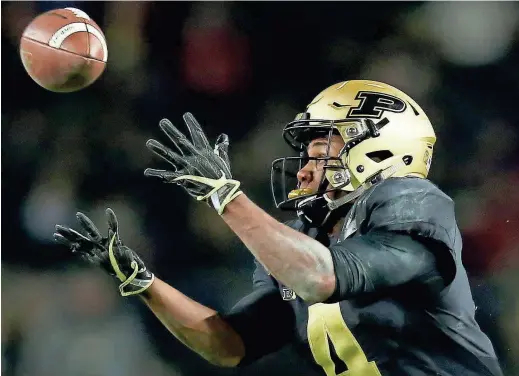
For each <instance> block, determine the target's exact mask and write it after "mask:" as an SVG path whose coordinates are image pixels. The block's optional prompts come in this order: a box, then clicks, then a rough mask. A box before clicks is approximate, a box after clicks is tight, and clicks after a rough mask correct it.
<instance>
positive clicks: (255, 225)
mask: <svg viewBox="0 0 519 376" xmlns="http://www.w3.org/2000/svg"><path fill="white" fill-rule="evenodd" d="M222 217H223V220H224V221H225V222H226V223H227V225H228V226H229V227H230V228H231V229H232V231H234V233H235V234H236V235H237V236H238V237H239V238H240V239H241V240H242V242H243V243H244V244H245V245H246V246H247V248H248V249H249V250H250V252H251V253H252V254H253V255H254V257H256V259H257V260H258V261H259V262H260V263H261V264H262V265H263V266H264V267H265V268H266V269H267V270H268V271H269V272H270V273H271V274H272V275H273V276H274V277H275V278H276V279H277V280H278V281H280V282H281V283H283V284H284V285H285V286H287V287H289V288H291V289H292V290H294V292H295V293H296V294H298V295H299V296H300V297H301V298H302V299H303V300H305V301H307V302H309V303H316V302H322V301H325V300H326V299H327V298H328V297H330V296H331V295H332V293H333V292H334V290H335V284H336V280H335V274H334V268H333V261H332V257H331V255H330V251H329V250H328V248H326V247H325V246H324V245H322V244H321V243H319V242H318V241H317V240H314V239H312V238H311V237H309V236H307V235H305V234H302V233H299V232H297V231H295V230H293V229H292V228H290V227H288V226H286V225H284V224H282V223H280V222H278V221H277V220H276V219H275V218H273V217H271V216H270V215H268V214H267V213H266V212H265V211H263V210H262V209H261V208H259V207H258V206H257V205H256V204H255V203H254V202H252V201H251V200H250V199H249V198H248V197H247V196H245V194H242V195H240V196H238V197H237V198H236V199H234V200H233V201H232V202H230V203H229V204H228V205H227V206H226V207H225V212H224V213H223V215H222Z"/></svg>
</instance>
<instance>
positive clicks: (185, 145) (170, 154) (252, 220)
mask: <svg viewBox="0 0 519 376" xmlns="http://www.w3.org/2000/svg"><path fill="white" fill-rule="evenodd" d="M184 122H185V123H186V125H187V128H188V130H189V134H190V136H191V140H189V139H188V138H187V137H186V136H185V135H184V134H183V133H182V132H180V131H179V129H178V128H176V127H175V126H174V125H173V124H172V123H171V122H170V121H169V120H167V119H164V120H162V121H161V122H160V124H159V126H160V128H161V129H162V131H163V132H164V133H165V134H166V135H167V137H168V138H169V139H170V140H171V141H172V143H173V145H174V146H175V148H176V150H173V149H170V148H168V147H166V146H164V145H163V144H161V143H160V142H159V141H156V140H153V139H152V140H148V142H147V143H146V146H147V147H148V148H149V149H150V150H151V151H152V152H154V153H155V154H156V155H158V156H160V157H161V158H163V159H164V160H166V161H167V162H169V163H170V164H171V165H173V167H174V169H173V170H157V169H150V168H148V169H146V171H145V172H144V174H145V175H146V176H152V177H157V178H160V179H161V180H162V181H163V182H166V183H176V184H178V185H180V186H182V187H183V188H184V189H185V190H186V191H187V192H188V193H189V194H190V195H191V196H192V197H195V198H196V199H197V200H199V201H205V202H207V203H208V204H210V205H211V206H213V207H214V208H215V209H216V210H217V212H218V214H220V215H222V214H223V218H224V220H225V221H226V222H227V224H228V225H229V226H230V228H231V229H232V230H233V231H234V232H235V233H236V235H238V237H239V238H240V239H241V240H242V241H243V243H245V245H246V246H247V248H248V249H249V250H250V251H251V252H252V254H253V255H254V256H255V258H256V259H257V260H258V261H259V262H260V263H261V264H262V265H263V266H265V267H266V269H267V270H268V271H269V272H270V273H272V275H273V276H274V277H275V278H276V279H277V280H278V281H280V282H282V283H283V284H284V285H286V286H287V287H289V288H291V289H293V290H294V291H295V293H296V294H298V295H299V296H300V297H301V298H303V299H305V300H306V301H309V302H317V301H322V300H323V299H324V297H325V296H326V294H327V292H328V291H330V290H331V291H333V290H334V286H335V277H334V274H333V262H332V258H331V256H330V252H329V251H328V249H327V248H326V247H324V246H323V245H322V244H321V243H319V242H318V241H316V240H314V239H312V238H311V237H309V236H306V235H304V234H301V233H299V232H297V231H295V230H293V229H291V228H290V227H288V226H286V225H284V224H282V223H280V222H278V221H277V220H276V219H274V218H273V217H271V216H270V215H268V214H267V213H266V212H265V211H263V210H262V209H261V208H259V207H258V206H257V205H256V204H254V203H253V202H252V201H251V200H249V199H248V198H247V197H246V196H245V195H243V194H242V192H241V191H240V190H239V187H240V182H239V181H236V180H233V179H232V174H231V167H230V162H229V157H228V155H227V149H228V147H229V140H228V138H227V136H226V135H225V134H222V135H220V137H218V139H217V142H216V145H215V146H214V148H213V147H211V146H210V144H209V141H208V140H207V138H206V136H205V134H204V132H203V130H202V128H201V126H200V124H198V122H197V121H196V120H195V118H194V117H193V115H191V114H190V113H187V114H185V115H184ZM224 209H225V210H224Z"/></svg>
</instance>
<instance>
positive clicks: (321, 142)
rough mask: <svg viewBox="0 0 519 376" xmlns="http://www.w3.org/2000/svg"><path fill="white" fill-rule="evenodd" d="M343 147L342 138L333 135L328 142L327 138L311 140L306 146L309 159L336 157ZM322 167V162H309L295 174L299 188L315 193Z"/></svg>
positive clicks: (319, 181) (322, 171) (321, 176)
mask: <svg viewBox="0 0 519 376" xmlns="http://www.w3.org/2000/svg"><path fill="white" fill-rule="evenodd" d="M328 144H329V145H328ZM343 146H344V141H343V140H342V137H341V136H339V135H333V136H332V137H331V138H330V139H329V140H328V138H316V139H315V140H312V142H310V144H309V145H308V148H307V152H308V156H309V157H310V158H321V157H337V156H338V155H339V152H340V151H341V149H342V147H343ZM324 165H325V161H324V160H309V161H308V163H307V164H306V165H305V166H303V168H301V170H299V171H298V173H297V180H298V181H299V188H309V189H311V191H312V193H313V192H317V191H318V190H319V185H320V183H321V180H322V179H323V174H324V168H323V166H324Z"/></svg>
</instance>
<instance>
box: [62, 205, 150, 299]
mask: <svg viewBox="0 0 519 376" xmlns="http://www.w3.org/2000/svg"><path fill="white" fill-rule="evenodd" d="M106 216H107V219H108V236H107V237H103V236H102V235H101V233H100V232H99V230H98V229H97V227H96V226H95V225H94V223H93V222H92V221H91V220H90V218H88V217H87V216H86V215H84V214H83V213H77V214H76V217H77V219H78V221H79V224H80V226H81V228H82V229H83V230H84V232H85V234H86V235H83V234H81V233H79V232H77V231H75V230H73V229H71V228H68V227H65V226H60V225H56V232H55V233H54V239H55V240H56V241H57V242H59V243H61V244H64V245H66V246H67V247H69V248H70V250H71V251H72V252H73V253H74V254H76V255H78V256H79V257H80V258H81V259H83V260H85V261H86V262H88V263H90V264H92V265H95V266H100V267H102V268H103V269H104V270H106V271H107V272H108V273H109V274H110V275H113V276H114V277H116V278H117V279H118V280H119V281H120V282H122V283H121V284H120V286H119V292H120V293H121V295H122V296H128V295H135V294H140V293H142V292H143V291H144V290H146V289H147V288H148V287H150V285H151V284H152V283H153V280H154V278H155V277H154V275H153V273H151V272H150V271H149V270H148V269H146V266H145V265H144V262H143V261H142V260H141V259H140V257H139V256H138V255H137V253H135V252H134V251H133V250H131V249H130V248H128V247H127V246H125V245H124V244H123V242H122V241H121V239H120V238H119V230H118V224H117V218H116V216H115V213H114V212H113V210H112V209H110V208H108V209H106Z"/></svg>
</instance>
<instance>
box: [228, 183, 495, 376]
mask: <svg viewBox="0 0 519 376" xmlns="http://www.w3.org/2000/svg"><path fill="white" fill-rule="evenodd" d="M289 225H290V226H291V227H292V228H294V229H297V230H299V231H304V229H303V226H302V223H301V222H299V221H294V222H293V223H290V224H289ZM307 234H308V235H309V236H312V237H314V238H315V237H316V235H317V233H316V230H315V229H314V230H311V231H308V233H307ZM327 246H328V247H329V249H330V252H331V255H332V259H333V262H334V268H335V274H336V281H337V283H336V289H335V292H334V293H333V295H332V296H331V297H330V298H329V299H328V300H327V301H326V302H323V303H317V304H313V305H309V304H308V303H306V302H305V301H303V300H302V299H300V298H299V297H298V296H296V295H295V293H294V292H293V291H292V290H290V289H289V288H287V287H286V286H283V285H282V284H281V283H279V282H278V281H276V280H275V279H274V278H273V277H272V276H271V275H269V274H268V273H267V272H266V270H265V269H264V268H263V267H262V266H261V265H260V264H259V263H256V264H257V265H256V266H257V267H256V270H255V272H254V278H253V280H254V289H253V292H252V293H251V294H250V295H249V296H247V297H245V298H244V299H243V300H241V301H240V302H239V303H238V304H237V305H236V306H235V307H234V309H233V310H232V312H230V313H229V314H228V315H226V318H227V319H228V320H229V322H230V324H231V325H232V326H233V327H234V328H235V329H236V331H237V332H238V333H239V334H240V335H241V336H242V338H243V341H244V343H245V349H246V356H245V358H244V360H243V361H242V364H247V363H249V362H251V361H253V360H255V359H257V358H259V357H261V356H263V355H265V354H267V353H270V352H273V351H276V350H277V349H279V348H280V347H281V346H283V345H284V344H287V343H288V342H291V343H293V344H295V345H296V348H297V349H298V350H299V352H300V353H301V354H302V355H303V357H304V358H306V359H308V360H310V362H311V363H312V364H313V365H314V366H315V367H316V368H318V369H320V370H321V372H322V374H323V375H327V376H333V375H343V372H345V371H348V373H344V375H348V376H380V375H382V376H404V375H412V376H418V375H442V376H476V375H478V376H479V375H488V376H496V375H501V370H500V368H499V364H498V362H497V359H496V355H495V353H494V350H493V347H492V344H491V342H490V340H489V339H488V337H487V336H486V335H485V334H484V333H483V332H482V331H481V330H480V328H479V326H478V324H477V323H476V321H475V319H474V314H475V306H474V303H473V300H472V295H471V291H470V287H469V283H468V278H467V274H466V272H465V269H464V267H463V265H462V262H461V248H462V241H461V236H460V233H459V230H458V227H457V224H456V220H455V216H454V204H453V201H452V200H451V199H450V198H449V197H448V196H447V195H445V194H444V193H443V192H442V191H441V190H440V189H438V188H437V187H436V186H435V185H434V184H432V183H431V182H430V181H428V180H425V179H418V178H391V179H388V180H386V181H384V182H382V183H380V184H378V185H376V186H374V187H372V188H371V189H369V190H368V191H366V192H365V193H364V194H363V195H362V196H360V197H359V198H358V199H357V201H356V202H355V204H354V205H353V207H352V209H351V210H350V212H349V213H348V215H347V216H346V219H345V223H344V226H343V229H342V232H341V234H340V236H339V237H338V238H337V239H329V244H327Z"/></svg>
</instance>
